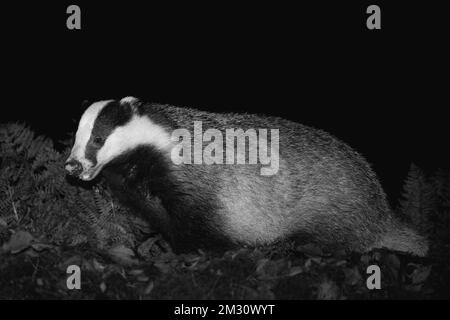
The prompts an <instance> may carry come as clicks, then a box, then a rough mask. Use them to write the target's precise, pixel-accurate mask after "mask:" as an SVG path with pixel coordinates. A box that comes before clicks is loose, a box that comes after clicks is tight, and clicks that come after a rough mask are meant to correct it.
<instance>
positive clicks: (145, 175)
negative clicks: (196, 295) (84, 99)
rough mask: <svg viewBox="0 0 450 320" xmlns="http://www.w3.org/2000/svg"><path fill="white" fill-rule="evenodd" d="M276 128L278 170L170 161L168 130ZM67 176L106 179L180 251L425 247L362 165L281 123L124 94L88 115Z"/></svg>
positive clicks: (314, 133) (323, 138)
mask: <svg viewBox="0 0 450 320" xmlns="http://www.w3.org/2000/svg"><path fill="white" fill-rule="evenodd" d="M194 121H202V123H203V128H204V130H206V129H207V128H215V129H219V130H221V131H223V132H225V129H229V128H242V129H243V130H247V129H250V128H253V129H257V128H267V129H270V128H276V129H279V139H280V141H279V154H280V156H279V170H278V173H277V174H275V175H272V176H264V175H261V174H260V173H259V169H260V167H261V166H260V164H246V165H239V164H234V165H230V164H222V165H219V164H213V165H206V164H203V165H199V164H174V163H173V162H172V161H171V157H170V152H171V149H172V148H173V145H174V143H173V140H171V132H172V131H173V130H174V129H177V128H186V129H190V130H192V128H193V123H194ZM66 169H67V170H68V171H69V173H71V174H73V175H76V176H78V177H80V178H81V179H83V180H92V179H93V178H95V177H96V176H97V175H98V173H99V172H103V173H104V176H105V177H106V178H107V181H108V182H109V184H110V186H111V189H112V190H113V191H115V194H116V195H117V196H118V197H119V198H120V199H121V200H122V201H124V202H125V203H127V204H128V205H129V206H131V207H132V208H133V209H135V210H136V211H139V212H141V213H144V214H145V215H146V216H147V217H148V219H149V220H150V222H151V223H152V224H153V226H154V227H156V228H158V229H159V231H160V232H161V233H162V234H163V235H164V236H165V237H166V239H167V240H169V241H170V242H171V244H172V246H173V247H174V249H176V250H188V249H192V248H195V247H201V246H206V247H210V248H218V247H228V246H233V245H259V244H270V243H274V242H277V241H279V240H283V239H290V238H292V239H308V240H313V241H315V242H317V243H319V244H320V245H323V246H326V247H328V248H334V247H344V248H347V249H350V250H354V251H359V252H363V251H367V250H370V249H372V248H377V247H387V248H390V249H394V250H399V251H406V252H410V253H413V254H416V255H419V256H423V255H425V254H426V252H427V248H428V246H427V242H426V240H425V239H424V238H423V237H422V236H420V235H419V234H417V233H416V231H414V230H413V229H412V228H410V227H409V226H407V225H406V224H404V223H403V222H400V221H399V220H397V219H396V218H395V217H394V216H393V214H392V213H391V210H390V208H389V206H388V203H387V200H386V195H385V193H384V192H383V190H382V188H381V186H380V184H379V182H378V179H377V177H376V175H375V174H374V172H373V171H372V169H371V168H370V166H369V165H368V163H367V162H366V161H365V160H364V158H363V157H362V156H361V155H360V154H358V153H357V152H355V151H354V150H352V149H351V148H350V147H349V146H347V145H346V144H345V143H343V142H341V141H339V140H338V139H336V138H334V137H333V136H331V135H329V134H328V133H326V132H323V131H321V130H316V129H313V128H311V127H307V126H304V125H301V124H298V123H295V122H291V121H288V120H284V119H281V118H276V117H266V116H259V115H250V114H219V113H210V112H204V111H199V110H195V109H188V108H178V107H173V106H168V105H157V104H146V103H142V102H140V101H139V100H138V99H135V98H132V97H127V98H124V99H122V100H120V101H117V100H109V101H100V102H96V103H94V104H92V105H91V106H90V107H89V108H88V109H87V110H86V111H85V113H84V114H83V116H82V118H81V120H80V123H79V127H78V131H77V133H76V141H75V144H74V146H73V149H72V153H71V155H70V157H69V159H68V161H67V164H66Z"/></svg>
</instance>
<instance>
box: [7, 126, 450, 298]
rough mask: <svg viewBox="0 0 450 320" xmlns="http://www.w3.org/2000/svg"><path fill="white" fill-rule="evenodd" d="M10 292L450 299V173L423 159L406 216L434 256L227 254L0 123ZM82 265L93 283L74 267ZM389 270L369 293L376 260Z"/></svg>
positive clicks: (307, 250)
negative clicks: (197, 245) (162, 223)
mask: <svg viewBox="0 0 450 320" xmlns="http://www.w3.org/2000/svg"><path fill="white" fill-rule="evenodd" d="M0 147H1V149H0V246H1V249H0V299H8V298H35V299H39V298H58V299H59V298H65V299H89V298H113V299H141V298H146V299H355V298H357V299H388V298H394V299H395V298H426V299H429V298H449V297H450V294H449V293H450V292H449V290H448V289H447V286H448V285H449V284H450V268H449V267H448V264H449V262H450V261H449V260H450V259H449V258H450V253H449V250H448V249H449V245H448V243H449V234H450V232H449V230H450V227H449V226H450V223H449V221H450V219H449V217H450V209H449V208H450V201H449V198H450V183H449V181H450V179H449V177H448V173H446V172H444V171H438V172H437V173H436V174H435V175H433V176H432V177H431V178H428V177H426V176H425V175H424V173H423V172H422V171H420V169H419V168H417V167H416V166H412V167H411V171H410V173H409V176H408V178H407V180H406V183H405V191H404V197H403V199H402V201H401V202H400V207H399V209H398V211H399V214H401V215H402V216H403V218H404V219H408V220H410V221H412V222H413V223H416V225H418V226H420V228H421V229H422V230H423V231H425V232H428V233H429V235H430V238H431V239H432V240H433V243H434V245H433V247H432V251H431V255H430V256H429V257H428V258H426V259H419V258H414V257H410V256H408V255H404V254H398V253H395V252H389V251H386V250H377V251H374V252H371V253H368V254H364V255H359V254H354V253H352V254H349V253H345V252H333V253H327V252H323V251H322V250H321V249H320V248H317V247H315V246H313V245H304V246H294V245H293V244H292V243H284V244H280V245H278V246H273V247H264V248H252V249H250V248H243V249H239V250H234V251H229V252H226V253H225V254H223V255H220V256H217V255H212V254H210V253H205V252H202V251H198V252H195V253H190V254H183V255H175V254H174V253H172V251H171V250H170V247H169V246H168V245H167V244H166V243H165V242H164V240H163V239H161V238H159V237H158V236H157V235H155V234H154V233H153V232H152V230H151V229H150V228H149V226H148V225H147V223H146V222H145V221H144V220H143V219H141V218H139V217H137V216H136V215H134V214H132V213H131V212H129V211H127V210H126V209H125V208H123V207H121V206H120V204H118V203H116V202H115V201H114V200H113V199H112V198H111V196H110V194H109V192H108V190H107V189H105V188H104V187H103V186H102V183H101V181H100V183H97V184H95V185H93V184H86V183H80V182H79V181H70V180H67V177H66V175H65V172H64V169H63V163H64V160H65V159H66V158H67V155H68V148H67V146H66V150H64V151H63V152H58V151H56V150H55V148H54V146H53V143H52V141H50V140H48V139H46V138H44V137H40V136H39V137H36V136H35V135H34V133H33V132H32V131H31V130H29V129H28V128H26V127H25V126H23V125H19V124H9V125H4V126H2V127H1V128H0ZM71 264H77V265H79V266H81V269H82V290H75V291H70V290H68V289H67V287H66V278H67V274H66V268H67V266H68V265H71ZM371 264H376V265H378V266H380V268H381V271H382V289H381V290H372V291H370V290H368V289H367V287H366V279H367V277H368V275H367V273H366V269H367V267H368V266H369V265H371Z"/></svg>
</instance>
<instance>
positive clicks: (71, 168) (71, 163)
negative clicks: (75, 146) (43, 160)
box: [64, 159, 83, 176]
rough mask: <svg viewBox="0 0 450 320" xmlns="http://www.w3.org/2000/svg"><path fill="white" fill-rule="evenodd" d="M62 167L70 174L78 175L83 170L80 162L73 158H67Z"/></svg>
mask: <svg viewBox="0 0 450 320" xmlns="http://www.w3.org/2000/svg"><path fill="white" fill-rule="evenodd" d="M64 168H65V169H66V171H67V173H69V174H70V175H72V176H79V175H80V174H81V173H82V172H83V166H82V165H81V162H80V161H78V160H75V159H69V160H67V161H66V164H65V167H64Z"/></svg>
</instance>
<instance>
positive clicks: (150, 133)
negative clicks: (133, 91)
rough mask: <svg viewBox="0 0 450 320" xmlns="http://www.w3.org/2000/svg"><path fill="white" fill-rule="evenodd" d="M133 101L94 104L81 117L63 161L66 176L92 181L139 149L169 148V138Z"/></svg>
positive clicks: (132, 99) (129, 98) (124, 99)
mask: <svg viewBox="0 0 450 320" xmlns="http://www.w3.org/2000/svg"><path fill="white" fill-rule="evenodd" d="M138 104H139V101H138V100H137V99H136V98H133V97H127V98H123V99H122V100H120V101H118V100H105V101H99V102H95V103H93V104H92V105H90V106H89V108H87V110H86V111H85V112H84V114H83V116H82V117H81V120H80V123H79V125H78V130H77V133H76V136H75V144H74V146H73V148H72V152H71V154H70V156H69V158H68V159H67V161H66V164H65V168H66V170H67V171H68V173H69V174H71V175H73V176H77V177H79V178H80V179H82V180H85V181H89V180H92V179H94V178H95V177H96V176H97V175H98V174H99V172H100V171H101V170H102V169H103V167H104V166H105V165H107V164H108V163H110V162H111V161H112V160H114V159H115V158H117V157H119V156H121V155H122V154H124V153H126V152H129V151H131V150H133V149H135V148H137V147H139V146H141V145H152V146H153V147H156V148H157V149H166V148H168V147H169V146H170V135H169V133H168V132H167V131H166V130H164V129H163V128H162V127H161V126H159V125H157V124H156V123H154V122H153V121H152V120H151V119H150V118H149V117H148V116H147V115H145V114H142V113H140V112H138V108H137V106H138Z"/></svg>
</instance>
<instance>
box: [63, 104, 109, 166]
mask: <svg viewBox="0 0 450 320" xmlns="http://www.w3.org/2000/svg"><path fill="white" fill-rule="evenodd" d="M111 101H113V100H103V101H98V102H95V103H93V104H92V105H91V106H89V108H87V109H86V111H85V112H84V113H83V115H82V116H81V119H80V123H79V125H78V129H77V133H76V135H75V144H74V146H73V148H72V152H71V154H70V157H71V158H74V159H77V160H78V161H80V162H81V164H82V165H83V168H84V169H86V168H88V167H89V166H90V165H91V164H90V163H89V161H88V160H86V158H85V150H86V145H87V143H88V141H89V138H90V136H91V133H92V129H93V128H94V123H95V119H97V116H98V114H99V113H100V111H101V110H102V109H103V108H104V107H105V105H107V104H108V103H109V102H111Z"/></svg>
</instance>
